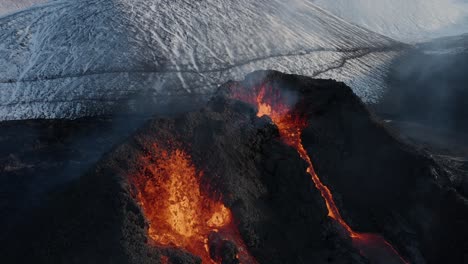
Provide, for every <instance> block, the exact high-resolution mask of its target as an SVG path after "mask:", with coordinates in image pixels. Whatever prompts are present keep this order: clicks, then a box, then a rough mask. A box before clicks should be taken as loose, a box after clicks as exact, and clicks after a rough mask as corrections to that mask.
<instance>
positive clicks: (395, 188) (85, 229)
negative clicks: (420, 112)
mask: <svg viewBox="0 0 468 264" xmlns="http://www.w3.org/2000/svg"><path fill="white" fill-rule="evenodd" d="M264 83H267V84H268V85H270V86H272V87H275V88H277V89H280V91H281V92H286V93H288V94H292V95H294V96H295V98H297V104H296V110H297V111H300V112H301V113H303V114H304V115H306V116H307V118H308V124H309V125H308V127H307V128H306V129H305V131H304V134H303V142H304V146H305V147H306V149H307V151H308V152H309V154H310V155H311V157H312V159H313V163H314V165H315V167H316V170H317V172H318V175H319V176H320V178H321V179H322V181H323V182H324V183H325V184H326V185H328V186H329V187H330V189H331V190H332V192H333V195H334V197H335V199H336V202H337V205H338V207H339V208H340V209H341V212H342V214H343V217H344V218H345V220H346V221H347V222H348V223H349V224H350V225H351V226H352V227H353V228H354V229H355V230H357V231H362V232H373V233H380V234H381V235H383V236H384V237H385V238H386V239H387V240H388V241H389V242H391V243H392V244H393V245H394V246H395V248H397V249H398V251H400V253H401V254H402V255H403V256H404V257H405V258H407V259H408V260H410V261H411V263H463V261H466V257H467V256H466V255H465V254H466V251H465V249H466V248H468V244H467V243H468V224H467V223H468V203H467V201H466V199H465V198H464V197H463V196H461V195H460V194H458V192H457V191H456V190H455V189H454V188H453V187H452V186H451V181H450V177H451V171H450V170H449V169H448V168H447V167H445V166H442V165H440V164H439V163H438V162H437V161H435V160H433V159H432V158H430V157H429V156H428V155H427V154H425V153H423V152H420V151H418V150H415V149H414V148H412V147H409V146H408V145H406V144H403V143H401V142H400V141H399V140H398V139H397V137H396V136H395V135H392V134H390V133H389V132H388V131H387V129H386V128H385V127H384V126H383V125H382V124H380V123H379V121H377V120H375V119H374V118H373V117H372V115H371V114H370V113H369V112H368V111H367V109H366V107H365V106H364V105H363V104H362V103H361V101H360V100H359V99H358V97H357V96H355V95H354V94H353V93H352V91H351V89H350V88H348V87H347V86H345V85H344V84H343V83H338V82H335V81H331V80H314V79H311V78H307V77H301V76H296V75H287V74H282V73H279V72H271V71H264V72H263V71H262V72H255V73H253V74H251V75H249V76H247V77H246V79H245V80H244V81H243V82H242V83H235V82H230V83H227V84H226V85H224V86H222V87H220V89H219V92H218V94H217V95H216V96H215V97H214V98H213V99H212V100H211V101H210V102H208V103H207V105H206V106H205V107H204V108H202V109H201V110H199V111H193V112H189V113H186V114H182V115H180V116H178V117H175V118H158V117H155V118H153V119H152V120H150V121H148V122H147V123H146V124H145V125H144V126H143V127H141V128H140V129H139V130H138V131H137V132H136V133H135V134H134V135H133V136H131V137H130V138H128V140H126V141H125V142H123V143H122V144H120V145H118V146H116V147H115V148H114V149H113V150H111V151H110V152H109V153H108V154H107V155H106V156H105V157H104V158H103V159H102V160H101V161H100V162H99V163H98V164H96V166H95V167H94V168H92V169H91V170H89V171H88V172H87V173H86V174H85V175H83V176H82V177H81V178H79V179H77V180H75V181H74V182H73V183H72V184H70V185H69V187H67V188H66V190H63V191H60V192H57V193H55V194H54V196H53V198H52V199H51V201H50V203H49V204H48V205H47V206H45V208H43V209H41V210H38V211H37V213H36V214H35V215H34V216H32V217H31V218H30V220H29V223H28V225H26V226H22V227H21V231H20V232H19V231H18V232H15V233H14V236H11V237H10V240H6V241H8V242H7V243H5V245H1V248H2V250H4V251H5V253H3V252H2V254H1V256H5V257H4V258H6V262H5V263H10V262H16V263H27V262H34V263H160V261H161V256H166V257H167V258H168V259H169V261H170V263H187V264H189V263H199V262H200V260H199V259H198V258H197V257H196V256H192V255H191V254H190V253H188V252H184V251H183V250H181V249H177V248H160V247H157V246H152V245H151V243H149V241H148V237H147V235H146V228H147V227H148V225H147V222H146V220H145V218H144V215H143V214H142V212H141V209H140V208H139V206H138V205H137V203H136V201H135V197H134V189H133V187H132V186H131V184H130V183H129V180H128V179H129V175H131V174H132V173H136V172H137V171H138V170H140V169H141V167H142V166H143V165H142V162H141V160H140V157H142V156H143V155H145V154H146V153H147V152H148V151H149V148H150V147H151V146H152V144H153V143H158V144H159V145H161V144H162V145H164V144H168V143H167V142H173V141H177V142H180V143H181V144H182V147H183V148H184V149H185V150H186V151H187V152H188V153H189V154H190V155H191V157H192V160H193V162H194V164H195V165H196V167H197V168H198V169H200V170H202V171H203V172H204V173H203V178H202V182H203V183H206V186H209V188H210V190H211V191H212V193H213V194H221V195H220V196H221V197H222V200H223V202H224V203H225V204H226V206H228V207H229V208H230V209H231V210H232V212H233V214H234V218H235V219H236V223H237V226H238V228H239V232H240V234H241V235H242V238H243V239H244V241H245V244H246V245H247V247H248V249H249V251H250V253H251V254H252V255H253V256H254V257H255V258H256V259H257V261H258V262H259V263H268V264H272V263H278V264H279V263H367V261H366V260H365V259H364V258H363V257H361V256H360V255H359V253H358V252H357V251H356V250H355V249H354V248H353V247H352V246H351V241H349V240H348V239H346V238H343V236H341V235H340V234H341V231H340V230H339V228H338V227H337V226H336V224H334V223H333V222H332V221H331V220H330V219H329V218H328V217H327V210H326V207H325V204H324V201H323V199H322V197H321V195H320V193H319V192H318V191H317V189H316V188H315V187H314V185H313V183H312V181H311V179H310V176H309V175H308V174H307V173H306V164H305V162H304V161H303V160H302V159H301V158H300V157H299V155H298V154H297V152H296V151H295V150H294V149H293V148H291V147H288V146H287V145H285V144H284V143H283V142H282V141H281V139H280V138H279V133H278V130H277V128H276V127H275V126H274V125H273V124H271V122H270V120H269V118H268V117H263V118H258V117H257V116H256V110H255V109H254V108H253V107H252V106H250V105H247V104H245V103H243V102H240V101H236V100H232V99H229V96H228V95H229V93H230V87H232V85H241V86H243V87H245V88H246V89H249V88H251V87H254V86H257V85H260V84H264ZM217 240H219V237H217V234H215V233H214V234H212V235H211V236H210V247H213V248H215V249H216V250H215V253H216V254H218V256H220V257H221V258H223V259H225V260H226V263H235V260H234V259H233V258H232V256H233V255H235V253H236V250H237V249H236V248H235V245H233V244H232V243H231V242H229V241H223V243H221V244H220V243H216V241H217ZM229 261H231V262H229Z"/></svg>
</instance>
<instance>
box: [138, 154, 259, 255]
mask: <svg viewBox="0 0 468 264" xmlns="http://www.w3.org/2000/svg"><path fill="white" fill-rule="evenodd" d="M150 152H151V155H149V156H146V157H143V163H144V170H142V171H141V172H140V173H138V174H136V175H133V176H132V177H131V180H132V183H133V184H134V186H135V187H136V189H137V191H136V196H137V201H138V203H139V204H140V206H141V208H142V210H143V213H144V215H145V216H146V218H147V220H148V222H149V229H148V236H149V237H150V240H151V241H152V242H153V243H154V244H155V245H156V246H160V247H176V248H182V249H184V250H186V251H188V252H190V253H192V254H193V255H195V256H198V257H200V258H201V260H202V263H203V264H220V263H221V262H222V261H223V259H222V258H223V257H222V256H221V254H220V252H221V251H222V248H223V246H224V245H225V244H224V243H234V244H235V246H236V248H237V252H235V253H234V255H233V256H231V258H233V259H234V260H237V261H238V263H242V264H254V263H257V262H256V261H255V259H254V258H253V257H252V256H250V255H249V253H248V251H247V247H246V245H245V244H244V242H243V240H242V238H241V236H240V234H239V232H238V229H237V227H236V225H235V224H234V222H233V216H232V213H231V211H230V210H229V208H227V207H226V206H225V205H224V204H223V203H222V202H221V200H220V199H213V198H211V197H212V195H211V196H210V195H209V194H208V193H207V191H206V188H205V189H204V188H203V186H202V185H201V184H200V179H201V177H202V175H203V173H202V172H199V171H197V169H196V168H195V166H194V164H193V163H192V161H191V157H190V156H189V155H188V154H187V153H186V152H185V151H183V150H182V149H180V148H174V149H164V148H161V147H160V146H157V145H153V146H152V149H151V150H150ZM163 260H164V261H165V262H166V263H168V262H169V263H170V261H169V259H168V258H167V257H165V256H163Z"/></svg>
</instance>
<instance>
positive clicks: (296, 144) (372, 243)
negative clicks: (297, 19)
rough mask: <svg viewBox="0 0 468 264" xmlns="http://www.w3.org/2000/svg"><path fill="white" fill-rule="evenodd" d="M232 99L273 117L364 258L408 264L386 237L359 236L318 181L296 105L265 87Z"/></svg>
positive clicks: (237, 91) (304, 121)
mask: <svg viewBox="0 0 468 264" xmlns="http://www.w3.org/2000/svg"><path fill="white" fill-rule="evenodd" d="M236 88H237V89H236ZM232 98H234V99H237V100H240V101H243V102H246V103H249V104H251V105H254V106H256V107H257V109H258V112H257V116H258V117H263V116H269V117H270V119H271V120H272V121H273V123H274V124H275V125H276V126H277V127H278V130H279V133H280V137H281V139H282V140H283V142H284V143H285V144H287V145H289V146H291V147H293V148H294V149H296V150H297V152H298V153H299V155H300V157H301V158H302V159H303V160H304V161H305V162H306V163H307V165H308V166H307V173H308V174H309V175H310V176H311V178H312V181H313V182H314V184H315V187H316V188H317V189H318V190H319V191H320V193H321V195H322V197H323V199H324V200H325V204H326V207H327V210H328V216H329V217H330V218H332V219H333V220H335V221H336V222H337V223H338V224H339V225H340V226H341V227H342V228H343V229H344V230H345V232H346V234H347V235H348V236H349V237H350V238H351V239H352V241H353V245H354V246H355V247H356V248H357V249H358V250H359V251H360V252H361V254H362V255H363V256H364V257H367V258H368V259H369V260H371V261H372V263H408V262H406V261H405V260H404V259H403V258H402V257H401V256H400V255H399V254H398V252H397V251H396V250H395V249H394V248H393V246H392V245H391V244H390V243H388V242H387V241H386V240H385V239H384V238H383V237H381V236H379V235H376V234H364V233H358V232H356V231H354V230H353V229H352V228H351V227H350V226H349V225H348V224H347V223H346V221H345V220H344V219H343V217H342V216H341V214H340V211H339V209H338V207H337V206H336V204H335V201H334V199H333V195H332V193H331V191H330V189H329V188H328V187H327V186H326V185H324V184H323V183H322V181H321V180H320V178H319V177H318V175H317V173H316V172H315V169H314V166H313V164H312V160H311V158H310V156H309V155H308V153H307V151H306V149H305V148H304V145H303V144H302V131H303V129H304V128H306V127H307V119H306V118H305V117H303V116H301V115H300V114H299V113H297V112H294V111H291V109H293V108H292V106H293V105H288V102H287V100H286V98H284V97H283V96H282V94H281V92H280V91H279V89H273V88H270V87H268V88H267V87H266V86H265V85H263V86H261V87H259V88H257V90H256V91H254V94H249V93H248V92H246V91H245V90H243V88H240V87H234V90H233V94H232ZM382 260H383V261H382Z"/></svg>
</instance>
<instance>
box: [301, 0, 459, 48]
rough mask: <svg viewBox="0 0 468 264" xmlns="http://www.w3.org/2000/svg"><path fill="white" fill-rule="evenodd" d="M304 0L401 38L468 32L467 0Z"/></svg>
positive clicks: (408, 38)
mask: <svg viewBox="0 0 468 264" xmlns="http://www.w3.org/2000/svg"><path fill="white" fill-rule="evenodd" d="M296 1H301V0H296ZM304 1H312V2H314V3H316V4H317V5H319V6H321V7H323V8H325V9H327V10H328V11H330V12H332V13H334V14H336V15H338V16H340V17H342V18H343V19H345V20H346V21H349V22H353V23H355V24H357V25H360V26H363V27H366V28H368V29H370V30H373V31H375V32H378V33H381V34H384V35H386V36H389V37H392V38H394V39H397V40H401V41H407V42H416V41H421V40H423V39H428V38H435V37H438V36H443V35H455V34H461V33H465V32H468V19H467V15H468V1H467V0H304Z"/></svg>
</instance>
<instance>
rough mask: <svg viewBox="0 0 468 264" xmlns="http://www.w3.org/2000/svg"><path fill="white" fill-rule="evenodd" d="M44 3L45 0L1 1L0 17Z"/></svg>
mask: <svg viewBox="0 0 468 264" xmlns="http://www.w3.org/2000/svg"><path fill="white" fill-rule="evenodd" d="M46 1H47V0H1V1H0V16H1V15H4V14H6V13H11V12H14V11H18V10H20V9H23V8H26V7H30V6H32V5H34V4H38V3H43V2H46Z"/></svg>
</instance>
